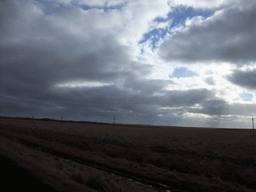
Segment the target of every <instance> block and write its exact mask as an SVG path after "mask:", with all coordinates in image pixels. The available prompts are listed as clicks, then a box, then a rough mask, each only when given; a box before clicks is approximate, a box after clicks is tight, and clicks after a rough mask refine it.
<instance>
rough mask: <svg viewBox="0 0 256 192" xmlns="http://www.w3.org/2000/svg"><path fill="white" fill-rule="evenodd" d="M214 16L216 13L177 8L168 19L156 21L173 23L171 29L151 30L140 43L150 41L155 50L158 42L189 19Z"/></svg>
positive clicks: (159, 18)
mask: <svg viewBox="0 0 256 192" xmlns="http://www.w3.org/2000/svg"><path fill="white" fill-rule="evenodd" d="M213 14H214V11H206V10H200V9H198V10H195V9H193V8H191V7H189V8H187V7H183V6H180V7H177V8H175V11H172V12H170V13H169V14H168V15H167V18H162V17H157V18H156V19H155V20H154V21H155V22H157V23H162V22H168V21H169V22H171V24H170V27H169V28H166V29H163V28H155V29H153V30H150V31H149V32H147V33H145V34H144V35H143V38H142V40H140V41H139V43H140V44H141V43H145V42H146V41H148V40H151V43H152V48H153V49H155V48H156V45H157V43H158V41H159V40H160V38H164V37H165V36H166V34H167V33H170V30H171V29H172V28H173V27H175V26H177V25H185V21H186V19H187V18H193V17H195V16H202V17H205V18H207V17H210V16H211V15H213Z"/></svg>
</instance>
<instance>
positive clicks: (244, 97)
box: [239, 92, 253, 101]
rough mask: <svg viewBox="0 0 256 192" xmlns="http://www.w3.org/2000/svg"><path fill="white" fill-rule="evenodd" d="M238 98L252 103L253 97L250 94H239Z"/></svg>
mask: <svg viewBox="0 0 256 192" xmlns="http://www.w3.org/2000/svg"><path fill="white" fill-rule="evenodd" d="M239 96H240V97H241V98H242V99H243V101H252V98H253V95H252V94H251V93H246V92H244V93H240V94H239Z"/></svg>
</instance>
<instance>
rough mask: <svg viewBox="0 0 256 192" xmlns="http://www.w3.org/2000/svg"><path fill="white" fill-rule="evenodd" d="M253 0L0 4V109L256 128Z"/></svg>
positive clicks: (8, 0)
mask: <svg viewBox="0 0 256 192" xmlns="http://www.w3.org/2000/svg"><path fill="white" fill-rule="evenodd" d="M255 18H256V1H255V0H215V1H212V0H157V1H154V0H136V1H134V0H94V1H91V0H26V1H24V0H2V1H0V106H1V108H0V115H1V116H12V117H34V118H53V119H61V117H63V119H64V120H77V121H96V122H107V123H111V122H113V118H114V117H115V121H116V123H129V124H147V125H163V126H189V127H214V128H251V127H252V120H251V118H252V116H253V115H255V116H256V105H255V102H256V95H255V90H256V35H255V34H256V22H255Z"/></svg>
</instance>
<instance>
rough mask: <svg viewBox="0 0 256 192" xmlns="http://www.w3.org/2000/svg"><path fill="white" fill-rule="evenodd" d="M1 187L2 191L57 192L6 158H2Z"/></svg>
mask: <svg viewBox="0 0 256 192" xmlns="http://www.w3.org/2000/svg"><path fill="white" fill-rule="evenodd" d="M0 186H1V191H17V192H19V191H47V192H48V191H49V192H55V190H53V189H52V188H51V187H50V186H49V185H47V184H45V183H43V182H42V181H40V180H39V179H37V178H35V177H34V176H33V175H32V174H30V173H29V172H27V170H25V169H23V168H21V167H19V166H18V165H17V164H16V163H15V162H13V161H12V160H11V159H9V158H7V157H5V156H0Z"/></svg>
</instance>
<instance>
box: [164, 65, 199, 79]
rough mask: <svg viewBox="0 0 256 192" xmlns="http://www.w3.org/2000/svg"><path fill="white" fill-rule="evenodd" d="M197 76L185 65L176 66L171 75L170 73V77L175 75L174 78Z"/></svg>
mask: <svg viewBox="0 0 256 192" xmlns="http://www.w3.org/2000/svg"><path fill="white" fill-rule="evenodd" d="M194 76H199V75H198V74H197V73H195V72H193V71H190V70H188V69H187V68H185V67H181V68H177V69H175V70H174V71H173V73H172V75H170V76H169V77H170V78H173V77H176V78H183V77H194Z"/></svg>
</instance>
